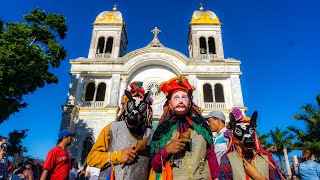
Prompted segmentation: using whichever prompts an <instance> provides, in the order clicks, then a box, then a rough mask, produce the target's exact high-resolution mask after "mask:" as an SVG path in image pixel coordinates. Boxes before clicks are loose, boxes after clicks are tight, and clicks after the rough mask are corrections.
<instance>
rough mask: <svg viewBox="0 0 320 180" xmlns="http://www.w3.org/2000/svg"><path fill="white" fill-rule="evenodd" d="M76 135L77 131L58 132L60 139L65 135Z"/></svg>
mask: <svg viewBox="0 0 320 180" xmlns="http://www.w3.org/2000/svg"><path fill="white" fill-rule="evenodd" d="M75 135H76V133H72V132H71V131H69V130H62V131H60V132H59V134H58V139H62V138H63V137H65V136H75Z"/></svg>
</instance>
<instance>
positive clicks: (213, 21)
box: [190, 14, 221, 24]
mask: <svg viewBox="0 0 320 180" xmlns="http://www.w3.org/2000/svg"><path fill="white" fill-rule="evenodd" d="M190 24H221V23H220V21H219V18H218V17H217V16H216V18H214V19H212V18H211V17H210V16H209V15H208V14H202V15H201V16H200V17H199V18H198V19H196V18H194V17H192V19H191V22H190Z"/></svg>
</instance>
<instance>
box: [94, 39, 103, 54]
mask: <svg viewBox="0 0 320 180" xmlns="http://www.w3.org/2000/svg"><path fill="white" fill-rule="evenodd" d="M104 43H105V38H104V37H100V38H99V40H98V46H97V50H96V53H97V54H100V53H103V49H104Z"/></svg>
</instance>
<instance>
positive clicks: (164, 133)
mask: <svg viewBox="0 0 320 180" xmlns="http://www.w3.org/2000/svg"><path fill="white" fill-rule="evenodd" d="M190 119H191V120H192V122H193V123H194V125H193V126H191V125H190V124H189V122H188V121H187V120H179V119H176V118H171V119H170V120H167V121H164V122H163V123H162V124H160V125H159V126H158V127H157V129H156V130H155V132H154V134H153V137H152V144H151V157H153V156H154V154H155V153H157V152H158V151H160V150H161V149H162V148H163V147H164V146H165V145H166V144H167V142H168V141H169V140H170V139H171V138H172V135H173V132H174V131H176V130H177V129H178V127H179V126H181V125H185V126H186V127H187V128H191V129H193V130H195V131H196V132H197V133H198V134H201V135H202V136H203V137H204V138H205V140H206V142H207V144H208V145H210V144H213V141H212V134H211V133H210V132H211V130H210V128H209V126H208V124H207V123H206V122H205V121H204V120H203V119H202V118H199V117H191V118H190ZM180 124H181V125H180ZM182 132H183V131H182Z"/></svg>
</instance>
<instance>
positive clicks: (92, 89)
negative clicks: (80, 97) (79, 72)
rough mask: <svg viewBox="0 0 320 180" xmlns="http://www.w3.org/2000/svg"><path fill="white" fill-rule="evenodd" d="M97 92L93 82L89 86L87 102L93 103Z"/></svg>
mask: <svg viewBox="0 0 320 180" xmlns="http://www.w3.org/2000/svg"><path fill="white" fill-rule="evenodd" d="M95 90H96V88H95V84H94V83H93V82H91V83H89V84H88V85H87V89H86V98H85V101H93V97H94V92H95Z"/></svg>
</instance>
